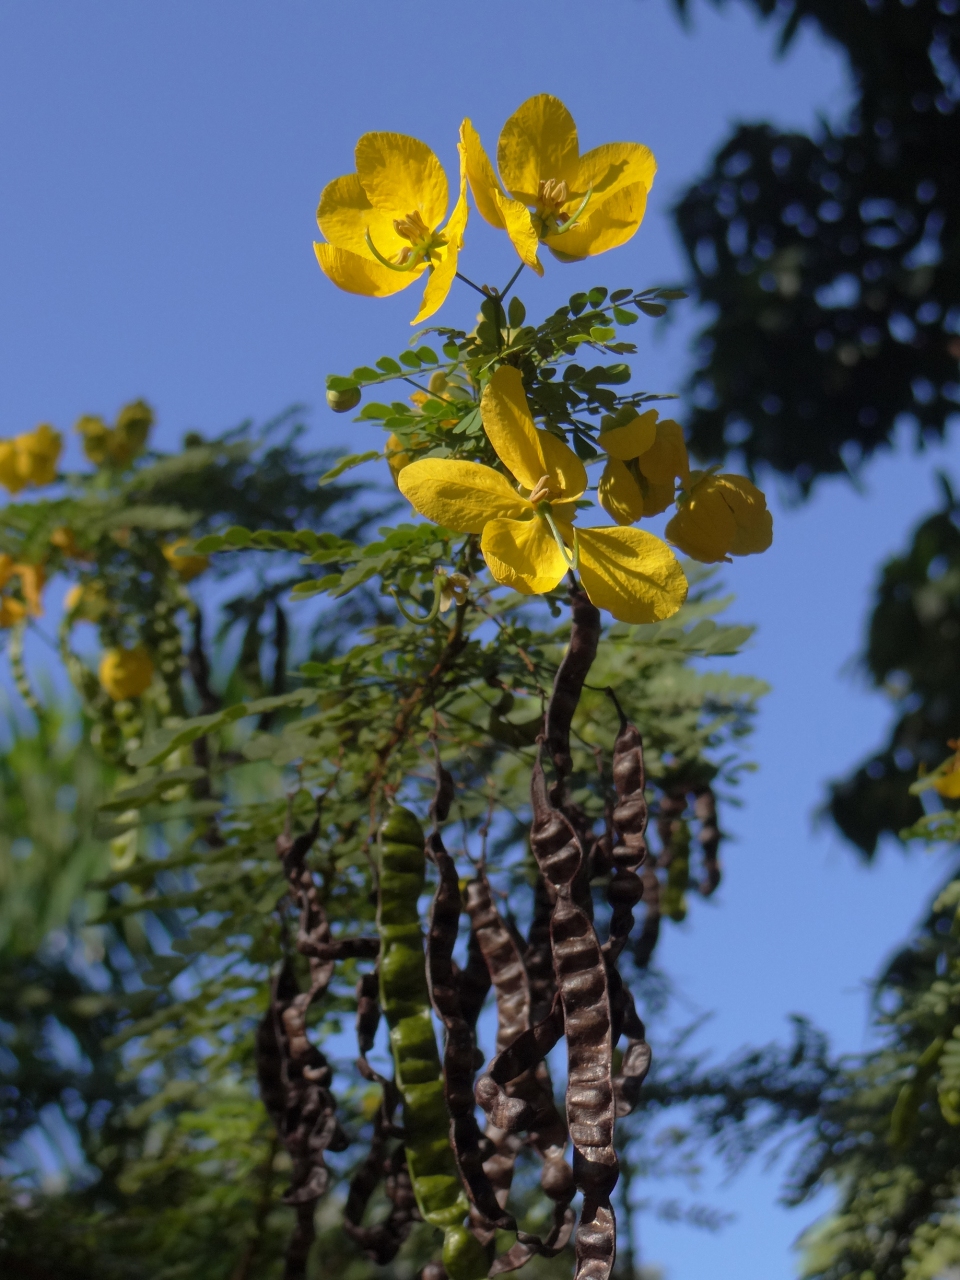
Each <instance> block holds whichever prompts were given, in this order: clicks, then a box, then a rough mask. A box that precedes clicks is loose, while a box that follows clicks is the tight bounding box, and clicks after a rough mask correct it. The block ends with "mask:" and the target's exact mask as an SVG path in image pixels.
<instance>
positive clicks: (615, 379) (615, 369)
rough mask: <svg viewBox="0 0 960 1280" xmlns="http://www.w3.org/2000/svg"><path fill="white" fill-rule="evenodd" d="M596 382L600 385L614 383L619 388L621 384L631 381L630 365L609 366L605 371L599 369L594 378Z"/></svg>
mask: <svg viewBox="0 0 960 1280" xmlns="http://www.w3.org/2000/svg"><path fill="white" fill-rule="evenodd" d="M591 372H592V371H591ZM594 381H595V382H598V383H604V382H606V383H612V384H613V385H614V386H618V385H619V384H620V383H623V382H629V381H630V366H629V365H628V364H623V363H621V364H608V365H607V367H606V368H605V369H598V370H597V372H596V375H595V376H594Z"/></svg>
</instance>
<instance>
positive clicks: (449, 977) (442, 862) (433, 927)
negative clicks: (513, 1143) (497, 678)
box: [426, 769, 516, 1231]
mask: <svg viewBox="0 0 960 1280" xmlns="http://www.w3.org/2000/svg"><path fill="white" fill-rule="evenodd" d="M445 772H446V771H445V770H439V769H438V775H440V776H439V778H438V789H437V792H438V797H439V796H441V795H442V790H441V789H442V787H443V778H442V774H443V773H445ZM448 776H449V775H448ZM441 811H442V809H441V806H440V805H437V804H435V807H434V812H435V813H436V812H441ZM426 848H427V854H428V856H429V857H430V858H432V860H433V862H434V863H435V865H436V867H437V871H438V872H439V879H438V882H437V889H436V892H435V894H434V898H433V905H432V908H431V911H430V929H429V932H428V934H427V987H428V990H429V992H430V1002H431V1004H432V1005H433V1009H434V1012H435V1013H436V1014H437V1016H438V1017H439V1018H440V1020H441V1022H442V1023H443V1026H444V1030H445V1032H446V1035H445V1038H444V1048H443V1089H444V1097H445V1098H446V1102H447V1110H448V1111H449V1113H450V1145H451V1147H452V1148H453V1153H454V1157H455V1159H456V1162H457V1170H458V1172H459V1174H460V1178H461V1181H462V1182H463V1184H464V1187H465V1189H466V1191H467V1195H468V1196H469V1197H470V1202H471V1204H472V1205H473V1206H474V1208H475V1209H476V1210H477V1211H478V1212H479V1214H480V1216H481V1218H482V1219H484V1220H485V1222H486V1224H488V1225H489V1226H491V1227H499V1228H500V1229H502V1230H505V1231H515V1230H516V1222H515V1221H514V1219H513V1218H512V1217H511V1216H510V1215H509V1214H508V1213H505V1212H504V1210H503V1209H502V1208H501V1206H500V1204H499V1203H498V1201H497V1198H496V1195H495V1194H494V1189H493V1187H492V1185H491V1183H490V1179H489V1178H488V1177H487V1175H486V1173H485V1172H484V1169H483V1159H482V1157H481V1154H480V1129H479V1126H478V1125H477V1120H476V1115H475V1114H474V1100H473V1077H474V1072H475V1071H476V1047H477V1046H476V1040H475V1039H474V1033H473V1025H472V1024H471V1023H470V1022H468V1021H467V1019H466V1018H465V1017H464V1016H463V1011H462V1008H461V1005H460V987H459V983H458V981H457V975H456V974H455V972H454V968H453V948H454V946H455V945H456V941H457V932H458V929H459V924H460V880H459V877H458V875H457V868H456V864H455V863H454V861H453V859H452V858H451V857H450V855H449V853H447V851H446V849H445V848H444V846H443V841H442V840H441V838H440V833H439V831H434V832H433V833H432V834H431V835H430V836H428V838H427V845H426Z"/></svg>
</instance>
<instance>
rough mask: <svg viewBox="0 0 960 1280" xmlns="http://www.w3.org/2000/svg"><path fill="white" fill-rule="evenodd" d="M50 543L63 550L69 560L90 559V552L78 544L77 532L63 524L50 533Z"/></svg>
mask: <svg viewBox="0 0 960 1280" xmlns="http://www.w3.org/2000/svg"><path fill="white" fill-rule="evenodd" d="M50 545H51V546H52V547H56V548H57V550H58V551H62V552H63V555H64V558H65V559H67V560H89V559H90V556H89V554H88V553H87V552H86V551H84V550H83V548H82V547H81V546H80V545H79V544H78V542H77V538H76V534H75V533H74V532H73V530H72V529H71V528H69V526H67V525H65V524H62V525H60V526H59V527H58V528H56V529H54V530H53V532H52V533H51V534H50Z"/></svg>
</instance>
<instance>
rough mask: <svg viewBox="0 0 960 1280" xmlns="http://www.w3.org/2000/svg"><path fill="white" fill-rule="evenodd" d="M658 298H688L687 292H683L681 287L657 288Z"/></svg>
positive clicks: (673, 300)
mask: <svg viewBox="0 0 960 1280" xmlns="http://www.w3.org/2000/svg"><path fill="white" fill-rule="evenodd" d="M657 297H658V298H667V299H668V300H669V301H670V302H679V301H680V299H681V298H689V297H690V295H689V293H685V292H684V291H683V289H659V290H658V291H657Z"/></svg>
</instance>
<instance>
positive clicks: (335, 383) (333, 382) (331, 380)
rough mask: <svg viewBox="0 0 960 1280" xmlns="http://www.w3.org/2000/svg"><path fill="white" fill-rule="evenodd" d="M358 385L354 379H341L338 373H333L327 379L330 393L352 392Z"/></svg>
mask: <svg viewBox="0 0 960 1280" xmlns="http://www.w3.org/2000/svg"><path fill="white" fill-rule="evenodd" d="M356 385H357V384H356V383H355V382H354V380H353V379H352V378H341V377H340V376H339V375H338V374H336V373H331V374H330V375H329V376H328V378H327V390H328V391H352V390H353V388H354V387H355V386H356Z"/></svg>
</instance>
